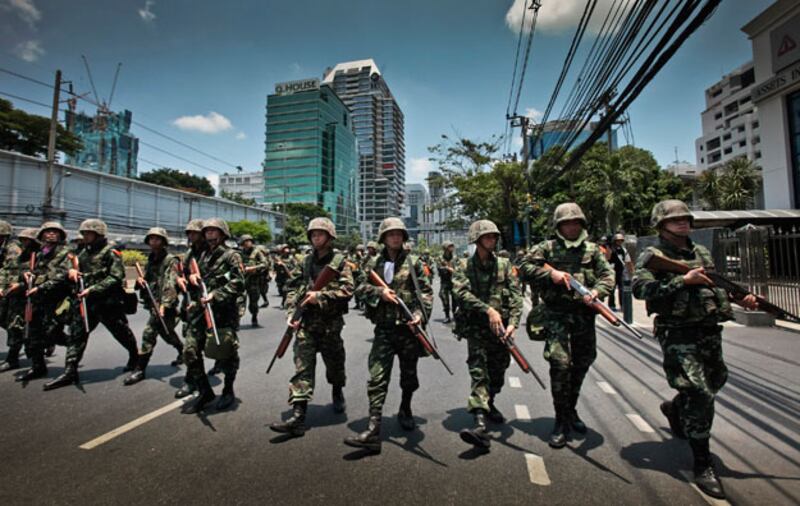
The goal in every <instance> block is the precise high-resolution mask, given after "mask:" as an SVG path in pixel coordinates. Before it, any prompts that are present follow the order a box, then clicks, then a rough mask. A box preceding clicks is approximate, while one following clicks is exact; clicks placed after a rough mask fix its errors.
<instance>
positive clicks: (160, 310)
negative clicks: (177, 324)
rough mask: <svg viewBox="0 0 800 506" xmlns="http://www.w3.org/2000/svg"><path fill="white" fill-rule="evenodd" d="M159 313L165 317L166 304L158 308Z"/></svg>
mask: <svg viewBox="0 0 800 506" xmlns="http://www.w3.org/2000/svg"><path fill="white" fill-rule="evenodd" d="M158 314H159V315H160V316H161V318H164V306H160V307H159V308H158Z"/></svg>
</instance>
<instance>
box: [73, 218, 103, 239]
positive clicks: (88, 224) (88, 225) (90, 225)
mask: <svg viewBox="0 0 800 506" xmlns="http://www.w3.org/2000/svg"><path fill="white" fill-rule="evenodd" d="M78 232H94V233H96V234H97V235H102V236H105V235H108V225H106V224H105V222H104V221H103V220H98V219H97V218H90V219H88V220H84V221H83V222H82V223H81V226H80V227H78Z"/></svg>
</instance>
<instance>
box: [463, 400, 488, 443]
mask: <svg viewBox="0 0 800 506" xmlns="http://www.w3.org/2000/svg"><path fill="white" fill-rule="evenodd" d="M474 416H475V427H473V428H472V429H462V430H461V432H460V433H459V436H461V439H462V440H463V441H464V442H465V443H469V444H471V445H472V446H474V447H475V448H489V446H490V445H491V444H492V441H491V440H490V439H489V433H488V432H486V411H484V410H482V409H476V410H475V413H474Z"/></svg>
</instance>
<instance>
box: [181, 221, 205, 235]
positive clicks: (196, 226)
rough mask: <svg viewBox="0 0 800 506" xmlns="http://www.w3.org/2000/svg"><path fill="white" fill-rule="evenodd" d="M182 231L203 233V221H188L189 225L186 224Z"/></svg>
mask: <svg viewBox="0 0 800 506" xmlns="http://www.w3.org/2000/svg"><path fill="white" fill-rule="evenodd" d="M183 231H184V232H202V231H203V220H200V219H194V220H189V223H187V224H186V228H185V229H184V230H183Z"/></svg>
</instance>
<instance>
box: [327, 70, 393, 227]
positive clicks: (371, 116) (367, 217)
mask: <svg viewBox="0 0 800 506" xmlns="http://www.w3.org/2000/svg"><path fill="white" fill-rule="evenodd" d="M323 82H324V83H327V84H329V85H330V86H332V87H333V90H334V91H335V92H336V94H337V95H338V96H340V97H341V98H342V100H343V101H344V103H345V104H347V106H348V107H349V108H350V111H351V112H352V115H353V127H354V131H355V134H356V137H357V138H358V150H359V169H358V170H359V220H360V221H361V223H362V233H363V234H366V235H367V236H370V235H374V234H375V233H376V232H377V229H378V226H379V225H380V222H381V221H382V220H383V219H384V218H387V217H389V216H400V213H401V210H402V208H403V204H404V201H405V179H406V168H405V167H406V166H405V156H406V155H405V140H404V118H403V112H402V111H401V110H400V106H398V105H397V102H396V101H395V99H394V97H393V96H392V93H391V91H389V87H388V86H387V84H386V81H384V79H383V76H382V75H381V73H380V70H379V69H378V66H377V65H376V64H375V62H374V61H373V60H372V59H367V60H358V61H351V62H346V63H340V64H338V65H336V66H335V67H333V68H330V69H328V70H327V71H326V72H325V78H324V80H323Z"/></svg>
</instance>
